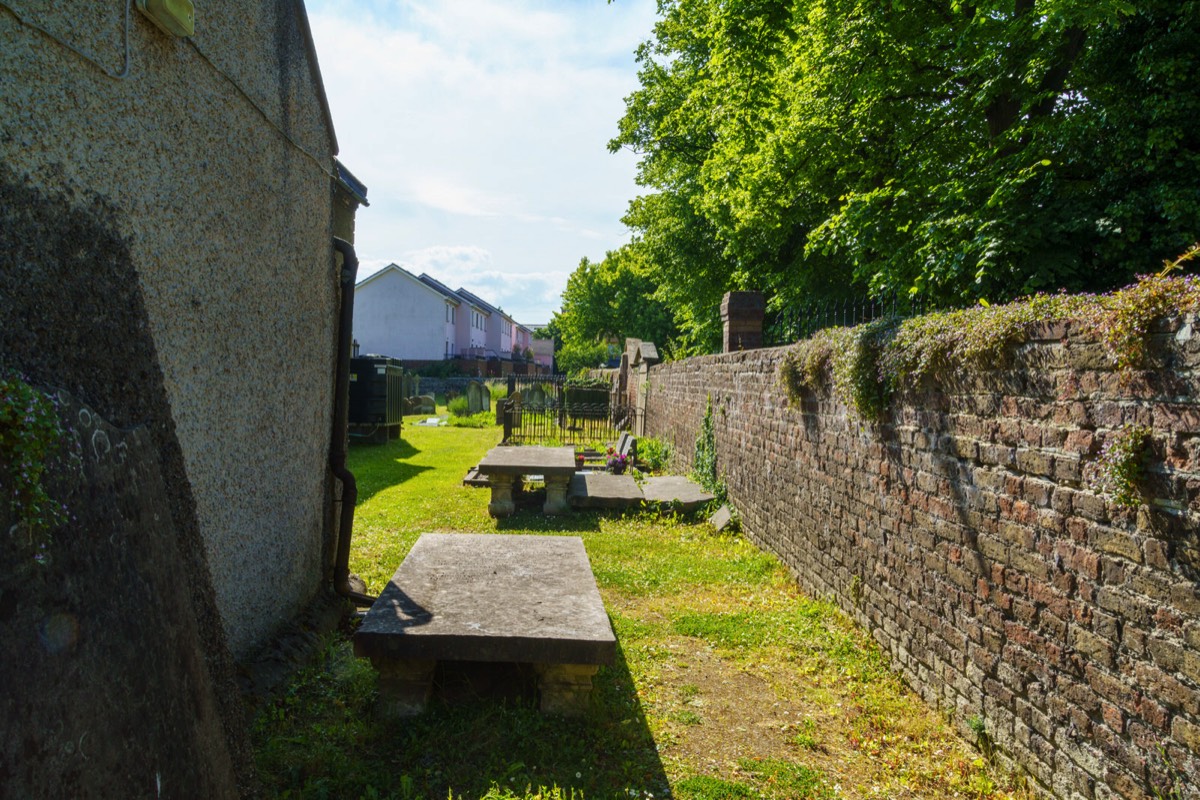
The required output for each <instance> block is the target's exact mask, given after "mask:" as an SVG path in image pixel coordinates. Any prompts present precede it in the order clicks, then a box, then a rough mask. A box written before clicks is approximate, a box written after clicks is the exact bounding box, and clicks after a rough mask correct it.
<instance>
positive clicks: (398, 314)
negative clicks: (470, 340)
mask: <svg viewBox="0 0 1200 800" xmlns="http://www.w3.org/2000/svg"><path fill="white" fill-rule="evenodd" d="M462 305H464V304H463V303H462V302H461V301H459V300H457V299H456V298H453V297H450V296H447V295H445V294H443V293H442V292H440V291H438V290H437V289H435V288H433V287H432V286H430V285H429V284H428V283H426V282H425V281H422V280H421V279H420V278H418V277H417V276H416V275H413V274H412V273H411V272H409V271H408V270H406V269H404V268H403V267H401V266H399V265H397V264H389V265H388V266H386V267H384V268H383V269H381V270H380V271H379V272H376V273H375V274H374V275H372V276H371V277H369V278H365V279H364V280H362V281H360V282H359V283H358V285H357V286H355V287H354V338H355V339H356V340H357V341H358V345H359V351H360V352H362V353H371V354H378V355H384V356H391V357H393V358H399V359H403V360H405V361H441V360H442V359H445V358H448V357H450V356H452V355H454V354H455V351H456V350H457V348H458V343H457V327H458V325H459V324H460V316H462V315H463V311H462V310H460V307H461V306H462Z"/></svg>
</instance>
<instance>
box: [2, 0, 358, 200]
mask: <svg viewBox="0 0 1200 800" xmlns="http://www.w3.org/2000/svg"><path fill="white" fill-rule="evenodd" d="M0 2H3V0H0ZM187 43H188V44H190V45H191V46H192V49H193V50H195V51H196V54H197V55H199V56H200V58H202V59H204V61H205V63H207V64H208V66H210V67H212V69H213V71H214V72H216V73H217V74H218V75H220V76H221V77H222V78H224V79H225V80H227V81H228V82H229V85H230V86H232V87H233V88H234V89H237V91H238V94H240V95H241V96H242V97H243V98H245V100H246V102H247V103H249V104H250V105H251V107H252V108H253V109H254V110H255V111H257V112H258V113H259V115H261V116H262V118H263V119H264V120H266V121H267V124H268V125H270V126H271V127H272V128H274V129H275V131H276V132H277V133H278V134H279V135H280V136H282V137H283V138H284V139H286V140H287V143H288V144H290V145H291V146H292V147H294V148H296V149H297V150H299V151H300V152H301V153H303V154H304V155H306V156H308V157H309V159H311V160H312V162H313V163H314V164H316V165H317V168H318V169H320V170H321V172H323V173H325V175H327V176H328V177H329V178H331V179H333V180H337V175H335V174H334V173H333V170H331V169H330V168H329V167H327V166H326V165H325V164H324V163H322V161H321V159H320V158H318V157H317V156H315V155H313V154H312V153H310V152H308V150H306V149H305V148H304V147H303V146H302V145H301V144H300V143H299V142H297V141H296V140H295V139H293V138H292V137H291V134H289V133H288V132H287V131H285V130H284V129H283V128H282V127H281V126H280V125H279V123H277V122H276V121H275V120H273V119H271V115H270V114H268V113H267V112H266V109H264V108H263V107H262V106H260V105H259V104H258V103H257V102H255V100H254V98H253V97H251V96H250V93H249V92H247V91H246V90H245V89H243V88H242V87H241V85H240V84H239V83H238V82H237V81H235V80H234V79H233V78H232V77H230V76H229V75H228V74H227V73H226V72H225V71H224V70H223V69H221V68H220V67H218V66H217V64H216V62H214V61H213V60H212V59H211V58H209V57H208V54H207V53H205V52H204V51H203V50H201V49H200V45H198V44H196V40H195V39H190V38H189V39H188V40H187Z"/></svg>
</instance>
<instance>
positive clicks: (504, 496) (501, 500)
mask: <svg viewBox="0 0 1200 800" xmlns="http://www.w3.org/2000/svg"><path fill="white" fill-rule="evenodd" d="M488 483H490V484H491V485H492V502H490V503H488V513H489V514H491V515H492V516H493V517H497V518H499V517H511V516H512V514H513V512H514V511H516V510H517V508H516V506H515V505H513V496H512V492H513V476H512V475H488Z"/></svg>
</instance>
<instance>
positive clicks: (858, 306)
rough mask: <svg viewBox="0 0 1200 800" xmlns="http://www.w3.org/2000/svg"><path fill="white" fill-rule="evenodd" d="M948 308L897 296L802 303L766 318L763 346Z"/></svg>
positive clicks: (921, 300)
mask: <svg viewBox="0 0 1200 800" xmlns="http://www.w3.org/2000/svg"><path fill="white" fill-rule="evenodd" d="M950 307H951V306H948V305H945V304H940V305H939V304H935V303H932V302H930V301H928V300H925V299H922V298H910V297H902V296H899V295H896V294H891V295H887V296H884V297H856V298H849V299H842V300H821V301H817V302H813V303H803V304H800V305H795V306H788V307H787V308H782V309H780V310H778V311H776V312H774V313H772V314H768V315H767V318H766V319H765V320H763V344H764V345H766V346H768V347H774V346H778V345H785V344H791V343H793V342H798V341H800V340H801V339H804V338H806V337H808V336H812V335H813V334H814V333H816V332H817V331H819V330H821V329H823V328H849V327H853V326H855V325H862V324H863V323H866V322H872V321H874V320H877V319H880V318H881V317H889V316H890V317H897V318H899V319H907V318H908V317H915V316H919V315H921V314H925V313H928V312H931V311H940V310H945V309H947V308H950Z"/></svg>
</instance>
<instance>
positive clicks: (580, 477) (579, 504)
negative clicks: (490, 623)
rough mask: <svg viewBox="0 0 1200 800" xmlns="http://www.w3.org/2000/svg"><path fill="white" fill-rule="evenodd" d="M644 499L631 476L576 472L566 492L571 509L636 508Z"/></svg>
mask: <svg viewBox="0 0 1200 800" xmlns="http://www.w3.org/2000/svg"><path fill="white" fill-rule="evenodd" d="M644 499H645V498H644V496H643V495H642V490H641V489H640V488H638V485H637V481H635V480H634V479H633V476H632V475H609V474H607V473H604V472H577V473H575V475H574V476H573V477H572V478H571V485H570V488H569V489H568V490H567V502H569V503H570V504H571V506H572V507H573V508H607V509H624V508H636V507H637V506H640V505H641V504H642V501H643V500H644Z"/></svg>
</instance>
